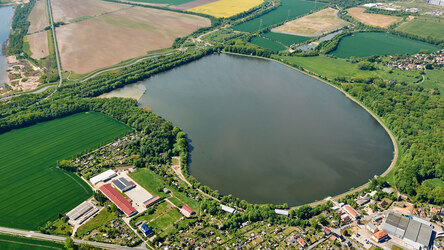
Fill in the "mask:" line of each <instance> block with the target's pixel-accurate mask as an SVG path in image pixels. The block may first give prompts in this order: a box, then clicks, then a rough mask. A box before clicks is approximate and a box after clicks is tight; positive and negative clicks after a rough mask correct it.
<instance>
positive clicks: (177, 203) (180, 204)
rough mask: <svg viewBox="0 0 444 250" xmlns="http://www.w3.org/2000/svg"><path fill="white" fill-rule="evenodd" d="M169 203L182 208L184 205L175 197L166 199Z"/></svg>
mask: <svg viewBox="0 0 444 250" xmlns="http://www.w3.org/2000/svg"><path fill="white" fill-rule="evenodd" d="M168 200H169V201H171V202H172V203H173V204H174V205H176V206H177V207H182V206H183V205H184V204H185V203H183V202H182V201H180V200H179V199H177V198H176V197H174V196H173V197H170V198H168Z"/></svg>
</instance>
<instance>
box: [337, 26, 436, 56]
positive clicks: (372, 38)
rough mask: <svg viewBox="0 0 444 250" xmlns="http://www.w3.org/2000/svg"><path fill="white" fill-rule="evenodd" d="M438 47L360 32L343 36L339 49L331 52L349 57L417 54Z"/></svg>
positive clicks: (406, 39)
mask: <svg viewBox="0 0 444 250" xmlns="http://www.w3.org/2000/svg"><path fill="white" fill-rule="evenodd" d="M364 48H365V49H364ZM438 49H440V48H439V47H438V46H435V45H432V44H429V43H425V42H421V41H417V40H413V39H409V38H405V37H400V36H395V35H392V34H387V33H383V32H360V33H355V34H352V35H350V36H346V37H344V38H342V39H341V40H340V41H339V44H338V47H337V49H336V50H334V51H333V52H331V54H333V55H335V56H337V57H341V58H347V57H351V56H354V57H365V56H371V55H396V54H415V53H418V52H419V51H420V50H429V51H436V50H438Z"/></svg>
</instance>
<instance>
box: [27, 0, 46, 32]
mask: <svg viewBox="0 0 444 250" xmlns="http://www.w3.org/2000/svg"><path fill="white" fill-rule="evenodd" d="M28 21H29V23H30V24H29V28H28V33H34V32H38V31H41V30H43V29H44V28H45V27H47V26H49V23H48V13H47V12H46V1H45V0H38V1H36V2H35V5H34V8H33V9H32V11H31V13H30V14H29V17H28Z"/></svg>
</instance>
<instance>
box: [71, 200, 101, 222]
mask: <svg viewBox="0 0 444 250" xmlns="http://www.w3.org/2000/svg"><path fill="white" fill-rule="evenodd" d="M98 211H99V209H98V208H97V207H96V206H94V205H93V204H91V202H89V201H84V202H82V203H81V204H80V205H78V206H77V207H75V208H74V209H72V210H71V211H69V212H68V213H67V214H66V217H68V222H69V223H70V224H72V225H74V224H82V223H83V222H84V221H86V220H87V219H89V218H90V217H92V216H93V215H94V214H96V213H97V212H98Z"/></svg>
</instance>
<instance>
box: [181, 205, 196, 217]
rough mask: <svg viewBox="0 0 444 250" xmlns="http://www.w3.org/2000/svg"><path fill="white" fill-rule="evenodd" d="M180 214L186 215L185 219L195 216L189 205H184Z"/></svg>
mask: <svg viewBox="0 0 444 250" xmlns="http://www.w3.org/2000/svg"><path fill="white" fill-rule="evenodd" d="M180 212H181V213H182V214H183V215H185V217H190V216H191V215H192V214H194V211H193V209H191V208H190V207H189V206H187V205H183V206H182V208H181V209H180Z"/></svg>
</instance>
